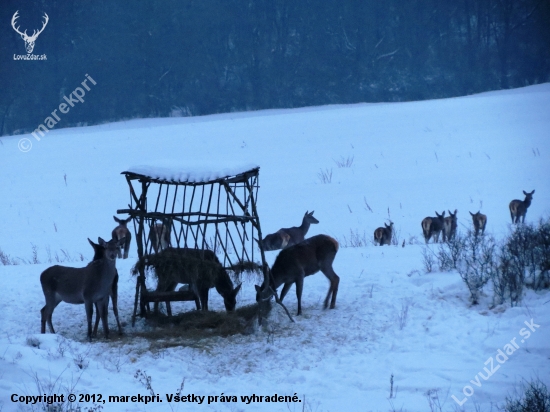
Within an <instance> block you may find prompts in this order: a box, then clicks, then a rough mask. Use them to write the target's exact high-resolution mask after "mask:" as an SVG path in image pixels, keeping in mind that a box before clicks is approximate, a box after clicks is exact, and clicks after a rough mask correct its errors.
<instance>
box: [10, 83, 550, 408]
mask: <svg viewBox="0 0 550 412" xmlns="http://www.w3.org/2000/svg"><path fill="white" fill-rule="evenodd" d="M98 87H99V86H98ZM90 98H93V97H90ZM80 109H81V110H85V104H83V106H82V107H81V108H80ZM549 109H550V84H544V85H539V86H534V87H528V88H524V89H517V90H510V91H502V92H492V93H485V94H481V95H476V96H470V97H463V98H454V99H445V100H436V101H425V102H411V103H399V104H358V105H350V106H327V107H318V108H306V109H297V110H272V111H260V112H253V113H231V114H223V115H213V116H206V117H199V118H172V119H146V120H133V121H128V122H120V123H115V124H106V125H102V126H94V127H85V128H73V129H62V130H54V131H50V132H49V133H48V134H47V135H46V136H44V137H43V138H42V139H41V141H36V140H35V139H34V138H33V137H32V136H31V135H28V136H14V137H7V138H6V137H4V138H2V139H1V140H0V170H1V174H2V190H3V195H2V196H1V197H0V211H1V213H2V219H0V233H1V234H2V237H1V239H0V249H1V251H2V252H3V253H4V254H6V255H9V256H10V257H11V258H12V259H14V260H18V261H19V262H20V264H19V265H10V266H0V287H1V290H3V292H4V293H3V296H2V299H0V313H1V315H0V331H1V333H0V410H2V411H12V410H19V408H21V409H23V410H26V409H31V406H23V405H22V404H21V403H14V402H12V395H13V394H17V396H16V398H14V399H20V398H19V396H31V395H35V396H36V395H40V394H44V393H48V394H49V393H57V394H65V395H66V394H68V393H75V394H77V396H79V394H90V395H94V394H95V395H96V397H97V395H98V394H101V395H102V396H103V399H106V400H107V399H108V396H109V395H118V396H133V395H138V394H141V395H150V390H148V389H147V388H146V387H145V385H144V384H143V383H142V382H140V379H139V378H140V377H141V380H143V378H144V376H149V377H151V379H152V381H151V386H152V389H153V390H154V391H155V393H156V394H158V395H159V398H158V399H161V400H162V401H163V402H162V403H157V402H155V403H153V404H147V405H145V404H144V403H139V402H131V401H130V402H128V403H117V404H115V403H109V402H108V401H107V402H106V403H105V404H103V403H102V402H99V403H98V402H96V404H95V406H97V405H102V406H103V408H104V410H106V411H118V410H120V411H126V410H129V411H133V410H159V411H161V410H162V411H166V410H168V411H170V410H193V411H202V410H205V411H319V412H320V411H331V412H335V411H387V410H393V409H395V410H401V409H402V410H403V411H430V406H429V401H428V398H429V397H430V395H428V394H431V398H432V400H433V399H434V398H435V397H437V398H438V399H439V402H440V403H441V405H442V409H441V410H443V411H454V410H465V411H474V410H476V409H475V408H476V407H479V408H480V409H479V410H481V411H491V410H493V411H495V410H496V407H495V406H496V405H497V404H500V405H501V404H502V402H503V400H504V398H505V397H506V395H508V394H511V393H513V391H514V390H515V389H516V388H519V384H520V383H521V381H522V380H523V379H527V380H529V379H531V378H535V377H538V378H540V379H541V380H542V381H544V382H546V383H547V384H549V383H550V345H549V342H550V321H549V319H550V316H549V315H550V303H549V300H550V294H549V293H547V292H544V293H534V292H533V291H530V290H529V291H528V292H527V294H526V296H525V297H524V300H523V302H522V304H521V306H519V307H514V308H510V307H508V306H498V307H497V308H495V309H489V306H490V302H491V296H490V290H489V289H487V290H486V292H487V296H485V297H484V298H483V299H482V302H481V304H480V305H478V306H474V307H472V306H470V303H469V300H468V291H467V289H466V287H465V285H464V284H463V282H462V281H461V279H460V277H459V276H458V274H456V273H454V272H447V273H430V274H426V273H425V272H424V270H423V264H422V246H421V244H419V241H420V240H421V239H422V235H421V228H420V222H421V220H422V219H423V218H424V217H426V216H433V215H434V212H435V211H438V212H441V211H443V210H454V209H458V219H459V220H458V222H459V230H463V231H464V230H466V228H468V227H470V225H471V220H470V215H469V213H468V211H471V212H477V211H478V210H481V212H482V213H485V214H486V215H487V216H488V224H487V232H489V233H491V234H493V235H494V236H495V237H496V238H499V239H500V238H502V237H504V236H505V235H506V234H507V233H509V230H510V217H509V212H508V203H509V202H510V200H512V199H523V194H522V190H526V191H531V190H533V189H535V190H536V192H535V194H534V199H533V203H532V205H531V207H530V208H529V210H528V213H527V219H526V221H530V222H535V221H537V220H538V219H539V218H541V217H548V216H549V215H550V178H549V175H550V173H549V172H550V115H549V113H550V112H549ZM45 115H46V114H45ZM22 137H23V138H28V139H29V140H30V141H31V142H32V144H33V147H32V149H31V150H30V151H28V152H26V153H23V152H21V151H20V150H18V142H19V141H20V139H21V138H22ZM27 143H28V142H27ZM227 159H232V160H234V161H237V162H241V163H254V164H258V165H260V167H261V169H260V185H261V188H260V191H259V214H260V219H261V223H262V229H263V232H264V233H272V232H274V231H275V230H277V229H279V228H280V227H289V226H294V225H298V224H299V223H300V222H301V218H302V216H303V214H304V212H305V211H306V210H310V211H311V210H315V216H316V217H317V218H318V219H319V221H320V223H319V224H318V225H313V226H312V227H311V229H310V232H309V235H315V234H319V233H325V234H328V235H331V236H333V237H336V238H337V239H339V241H340V244H341V248H340V250H339V252H338V254H337V256H336V260H335V263H334V269H335V271H336V273H337V274H338V275H339V276H340V277H341V282H340V289H339V292H338V300H337V304H336V309H335V310H327V311H325V310H323V309H322V302H323V299H324V297H325V294H326V291H327V288H328V282H327V280H326V278H325V277H324V276H323V275H322V274H317V275H315V276H311V277H308V278H307V279H306V281H305V286H304V295H303V299H302V305H303V312H304V314H303V316H301V317H297V318H295V319H296V323H290V322H289V320H288V318H287V317H286V316H285V315H284V313H283V312H282V311H281V310H280V309H279V308H275V310H274V311H273V317H272V319H271V320H270V322H269V328H268V329H264V330H262V329H259V330H258V331H257V332H256V333H255V334H252V335H246V336H244V335H236V336H231V337H228V338H219V337H213V338H208V339H202V340H199V341H197V342H194V343H193V344H189V342H186V343H185V344H184V345H183V346H178V341H177V339H175V340H171V341H170V344H163V341H162V338H159V337H156V338H155V340H147V339H145V338H143V337H142V336H143V332H146V331H148V330H149V329H150V327H149V326H148V325H147V324H146V322H145V320H143V319H138V322H137V324H136V326H135V327H132V326H131V314H132V310H133V300H134V291H135V283H134V279H133V278H132V277H131V275H130V268H131V267H132V265H133V263H134V262H135V260H136V257H137V252H136V247H135V243H134V244H132V249H131V251H130V259H127V260H120V261H118V262H117V267H118V270H119V273H120V277H121V279H120V282H119V311H120V312H121V317H122V320H123V324H124V328H125V335H124V337H122V338H118V337H115V338H113V339H112V340H111V341H105V340H104V339H102V338H100V339H98V340H96V341H94V342H93V343H91V344H90V343H88V342H87V340H86V327H85V313H84V307H83V306H81V305H69V304H65V303H61V304H60V305H59V306H58V307H57V309H56V311H55V312H54V315H53V323H54V325H55V327H56V330H57V332H58V334H57V335H53V334H45V335H41V334H40V333H38V332H39V331H40V309H41V308H42V306H43V305H44V297H43V294H42V290H41V287H40V282H39V276H40V273H41V272H42V271H43V270H44V269H46V268H47V267H49V266H51V265H52V264H54V263H55V256H56V255H57V256H58V257H59V258H61V259H64V258H66V257H67V256H68V257H69V258H70V261H67V262H66V263H64V264H66V265H73V266H77V267H78V266H83V265H85V264H86V263H87V262H88V261H89V260H90V259H91V257H92V249H91V248H90V246H89V244H88V242H87V240H86V239H87V238H88V237H90V238H92V239H96V238H97V237H98V236H102V237H104V238H109V237H110V233H111V230H112V229H113V227H114V226H115V224H114V222H113V219H112V216H113V215H114V214H116V210H117V209H121V208H125V207H126V205H127V204H128V202H129V193H128V187H127V184H126V181H125V179H124V177H123V176H121V175H120V172H122V171H124V170H126V169H127V168H128V167H130V166H133V165H141V164H150V165H155V164H157V163H160V162H164V161H167V160H168V161H171V162H177V163H180V164H181V165H182V167H185V165H186V164H190V163H193V164H196V163H197V162H202V161H204V162H205V163H210V164H212V163H219V164H222V163H224V162H225V161H226V160H227ZM346 160H348V161H350V162H352V164H351V167H338V165H337V163H340V162H345V161H346ZM322 174H325V176H326V175H329V174H332V179H331V182H330V183H323V179H322V176H321V175H322ZM388 218H391V220H392V221H393V222H395V227H396V230H397V233H398V236H399V239H400V246H399V247H395V246H385V247H375V246H373V245H372V243H371V242H370V240H371V238H372V233H373V231H374V229H376V228H377V227H378V226H382V225H383V223H384V222H387V219H388ZM352 235H355V236H359V237H361V238H362V237H363V236H364V237H365V238H366V239H367V240H368V244H367V245H366V246H364V247H355V248H352V247H348V248H346V247H343V246H345V244H346V243H348V242H349V240H350V238H351V237H352ZM403 240H405V241H406V246H405V247H404V248H402V247H401V243H402V241H403ZM33 248H34V250H35V251H36V260H37V261H38V262H39V263H36V264H32V262H33V260H35V259H34V258H33ZM80 255H83V257H84V262H81V261H79V259H80ZM276 255H277V252H267V257H268V259H269V262H270V263H271V262H273V260H274V259H275V256H276ZM50 260H51V262H49V261H50ZM254 299H255V292H254V285H253V282H251V281H250V282H246V283H245V284H244V285H243V288H242V290H241V292H240V294H239V296H238V306H242V305H247V304H251V303H252V302H254ZM210 301H211V309H213V310H218V311H222V310H223V302H222V299H221V298H220V296H219V295H218V294H217V293H216V292H215V291H211V293H210ZM285 303H286V304H287V307H288V308H289V310H290V311H291V312H292V313H293V314H295V312H296V297H295V294H294V292H293V290H292V291H291V292H290V293H289V294H288V296H287V298H286V299H285ZM175 306H176V308H177V310H179V311H181V310H191V309H192V308H193V305H192V304H191V303H184V304H180V305H175ZM405 310H406V311H407V315H406V317H405V316H404V311H405ZM525 322H527V323H528V324H529V325H530V327H531V329H529V326H528V325H526V324H525ZM532 323H534V324H536V325H538V326H535V325H533V324H532ZM110 325H111V329H112V330H113V331H115V330H116V325H115V323H114V318H113V316H112V313H111V314H110ZM522 329H523V331H522ZM525 331H530V336H529V337H528V338H527V337H526V333H525ZM138 333H139V334H140V336H137V334H138ZM113 335H115V336H116V334H113ZM100 336H102V335H101V330H100ZM513 339H515V340H514V342H515V343H516V344H517V347H518V349H517V350H516V351H515V352H514V353H513V354H511V355H510V356H508V359H507V360H504V359H503V357H502V356H500V357H499V358H497V355H498V354H499V353H498V350H499V349H500V350H503V348H504V347H505V345H506V344H508V343H510V341H512V340H513ZM159 340H160V341H159ZM489 358H493V361H494V365H493V371H494V373H493V374H492V376H490V377H489V378H488V379H487V380H485V379H483V376H485V377H487V370H489V371H490V370H491V364H490V361H489V362H487V361H488V360H489ZM499 359H500V360H501V361H503V363H499V362H498V360H499ZM79 365H80V366H79ZM497 366H499V367H498V370H496V369H497ZM484 368H487V370H484ZM138 370H139V371H141V372H140V373H138V378H136V377H135V376H136V373H137V371H138ZM392 377H393V378H392ZM391 379H393V389H391V384H390V380H391ZM182 382H183V384H184V385H183V390H182V395H188V394H191V395H193V394H194V395H197V396H204V397H205V398H204V401H203V403H202V404H200V405H199V404H198V403H171V404H169V403H168V402H167V398H166V394H174V393H175V392H176V391H177V390H178V388H180V385H181V384H182ZM37 385H41V387H37ZM48 386H50V387H49V388H48ZM390 391H391V392H392V397H391V398H390ZM464 393H466V394H467V395H469V396H466V395H464ZM222 394H223V395H224V397H227V396H229V400H231V399H232V398H231V397H232V396H236V397H237V398H236V400H237V401H236V402H225V401H226V400H227V399H223V400H224V401H222V398H221V395H222ZM253 394H256V395H258V396H259V395H262V396H266V395H269V396H272V395H274V394H277V395H283V396H285V395H287V396H291V397H292V396H294V395H296V397H297V398H295V399H299V401H300V402H294V403H293V402H290V403H285V402H278V403H271V402H269V403H266V402H261V403H260V402H251V403H248V404H247V403H246V401H242V400H241V396H251V395H253ZM209 396H211V397H212V398H211V399H213V397H214V396H218V400H217V401H213V402H211V403H210V404H208V397H209ZM453 396H454V397H455V398H456V399H457V401H459V402H463V404H462V406H459V405H458V403H457V402H456V401H455V400H453ZM21 399H22V398H21ZM89 399H90V398H89ZM96 399H97V398H96ZM464 400H465V401H464ZM81 406H82V407H83V408H85V407H94V403H93V402H89V403H82V404H81ZM34 409H35V410H41V409H39V406H37V405H35V406H34Z"/></svg>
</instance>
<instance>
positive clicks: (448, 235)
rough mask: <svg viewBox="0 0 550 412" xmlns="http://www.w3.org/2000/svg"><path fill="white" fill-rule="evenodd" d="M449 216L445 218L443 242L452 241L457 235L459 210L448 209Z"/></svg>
mask: <svg viewBox="0 0 550 412" xmlns="http://www.w3.org/2000/svg"><path fill="white" fill-rule="evenodd" d="M448 212H449V216H447V217H446V218H445V220H444V221H443V242H448V241H451V240H453V239H454V238H455V235H456V228H457V226H458V225H457V218H456V214H457V210H456V209H455V212H454V213H452V212H451V211H450V210H448Z"/></svg>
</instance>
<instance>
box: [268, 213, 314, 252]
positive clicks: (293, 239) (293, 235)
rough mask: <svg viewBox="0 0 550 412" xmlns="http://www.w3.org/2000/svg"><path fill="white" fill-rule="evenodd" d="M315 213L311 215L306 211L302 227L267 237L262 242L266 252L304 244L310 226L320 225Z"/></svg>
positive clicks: (291, 228)
mask: <svg viewBox="0 0 550 412" xmlns="http://www.w3.org/2000/svg"><path fill="white" fill-rule="evenodd" d="M313 213H314V211H312V212H311V213H309V212H308V211H306V213H305V214H304V218H303V219H302V224H301V225H300V226H293V227H289V228H283V229H279V230H278V231H277V232H275V233H272V234H270V235H267V236H266V237H265V238H264V239H263V241H262V246H263V248H264V250H266V251H267V250H279V249H285V248H287V247H290V246H293V245H296V244H297V243H300V242H302V241H303V240H304V239H305V237H306V234H307V231H308V230H309V226H310V225H311V224H317V223H319V221H318V220H317V219H315V218H314V217H313Z"/></svg>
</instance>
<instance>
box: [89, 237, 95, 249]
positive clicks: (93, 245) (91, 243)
mask: <svg viewBox="0 0 550 412" xmlns="http://www.w3.org/2000/svg"><path fill="white" fill-rule="evenodd" d="M88 242H90V245H92V247H93V248H94V249H95V247H96V246H97V245H96V244H95V243H94V242H92V241H91V240H90V238H88Z"/></svg>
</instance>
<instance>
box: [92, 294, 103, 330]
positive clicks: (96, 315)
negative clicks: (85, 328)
mask: <svg viewBox="0 0 550 412" xmlns="http://www.w3.org/2000/svg"><path fill="white" fill-rule="evenodd" d="M94 305H95V323H94V330H93V332H92V336H93V337H94V338H95V337H96V336H97V328H98V327H99V317H100V313H101V311H100V309H99V303H98V302H96V303H94Z"/></svg>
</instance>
